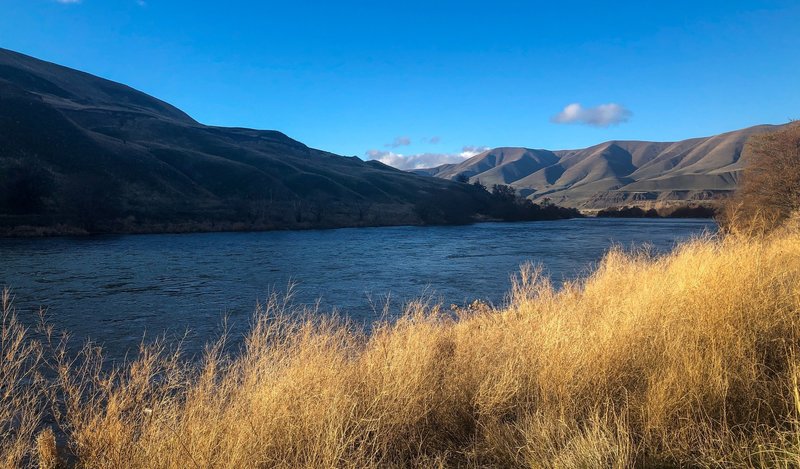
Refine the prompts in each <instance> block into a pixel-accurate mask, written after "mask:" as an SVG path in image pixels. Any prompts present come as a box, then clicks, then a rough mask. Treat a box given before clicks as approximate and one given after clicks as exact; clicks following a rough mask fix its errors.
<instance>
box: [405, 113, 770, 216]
mask: <svg viewBox="0 0 800 469" xmlns="http://www.w3.org/2000/svg"><path fill="white" fill-rule="evenodd" d="M777 127H778V126H772V125H760V126H756V127H750V128H747V129H742V130H737V131H734V132H728V133H724V134H720V135H715V136H713V137H705V138H693V139H689V140H683V141H680V142H642V141H610V142H605V143H601V144H599V145H595V146H592V147H589V148H585V149H581V150H558V151H550V150H537V149H530V148H508V147H505V148H495V149H492V150H488V151H485V152H483V153H480V154H478V155H475V156H474V157H472V158H469V159H468V160H465V161H463V162H461V163H458V164H448V165H442V166H438V167H436V168H431V169H423V170H417V171H415V172H416V173H417V174H423V175H428V176H435V177H437V178H442V179H449V180H455V179H463V178H465V177H466V178H469V180H470V181H473V182H474V181H480V182H481V183H482V184H484V185H487V186H492V185H494V184H507V185H510V186H512V187H514V188H515V189H517V190H518V191H519V192H520V193H521V194H522V195H524V196H526V197H528V198H530V199H532V200H534V201H541V200H544V199H549V200H550V201H552V202H553V203H556V204H559V205H564V206H571V207H579V208H584V209H600V208H606V207H609V206H614V205H637V204H639V205H641V204H648V203H653V202H660V203H676V202H686V201H697V200H708V199H712V198H715V197H720V196H724V195H726V194H728V193H730V192H731V191H732V190H734V189H735V187H736V182H737V180H738V179H739V175H740V172H741V170H742V168H743V167H744V164H745V163H746V155H744V156H743V153H742V150H743V148H744V145H745V142H746V141H747V139H748V138H749V137H750V136H751V135H753V134H756V133H759V132H765V131H769V130H773V129H776V128H777Z"/></svg>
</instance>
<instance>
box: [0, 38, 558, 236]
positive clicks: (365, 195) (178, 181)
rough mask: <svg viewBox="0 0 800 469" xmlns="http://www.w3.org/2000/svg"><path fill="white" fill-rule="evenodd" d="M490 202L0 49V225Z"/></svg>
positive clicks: (366, 212)
mask: <svg viewBox="0 0 800 469" xmlns="http://www.w3.org/2000/svg"><path fill="white" fill-rule="evenodd" d="M490 203H491V197H490V194H489V193H488V192H486V191H485V190H481V189H479V188H476V187H474V186H471V185H468V184H459V183H456V182H453V181H445V180H441V179H434V178H428V177H422V176H418V175H414V174H410V173H407V172H404V171H400V170H397V169H395V168H391V167H389V166H386V165H384V164H381V163H379V162H377V161H369V162H365V161H362V160H361V159H359V158H357V157H345V156H339V155H335V154H333V153H329V152H326V151H321V150H316V149H313V148H309V147H307V146H306V145H304V144H302V143H300V142H298V141H296V140H293V139H291V138H289V137H287V136H286V135H284V134H282V133H280V132H277V131H270V130H254V129H244V128H225V127H213V126H206V125H203V124H200V123H198V122H196V121H195V120H193V119H192V118H190V117H189V116H187V115H186V114H184V113H183V112H182V111H180V110H179V109H177V108H175V107H173V106H170V105H169V104H167V103H165V102H163V101H160V100H158V99H156V98H154V97H151V96H148V95H146V94H144V93H142V92H139V91H137V90H134V89H132V88H130V87H128V86H125V85H122V84H120V83H114V82H111V81H108V80H104V79H102V78H99V77H96V76H92V75H89V74H87V73H83V72H80V71H78V70H73V69H69V68H66V67H62V66H59V65H56V64H52V63H48V62H44V61H41V60H37V59H35V58H33V57H28V56H25V55H22V54H18V53H15V52H12V51H9V50H5V49H0V235H5V234H11V235H30V234H53V233H56V234H57V233H87V232H89V233H96V232H118V233H130V232H163V231H220V230H243V229H291V228H325V227H340V226H376V225H405V224H423V223H464V222H469V221H472V220H475V219H480V218H485V217H487V216H491V214H490V213H484V212H485V208H486V207H487V205H489V204H490ZM545 215H546V214H545ZM563 216H571V215H569V214H568V213H565V214H560V215H559V216H558V217H557V218H559V217H563Z"/></svg>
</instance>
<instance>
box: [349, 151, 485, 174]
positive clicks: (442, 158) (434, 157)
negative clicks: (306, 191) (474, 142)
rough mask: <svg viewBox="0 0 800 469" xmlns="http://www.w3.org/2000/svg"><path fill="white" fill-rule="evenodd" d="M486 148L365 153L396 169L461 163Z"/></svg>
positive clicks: (369, 157)
mask: <svg viewBox="0 0 800 469" xmlns="http://www.w3.org/2000/svg"><path fill="white" fill-rule="evenodd" d="M487 149H488V148H486V147H473V146H467V147H464V148H462V150H461V152H460V153H418V154H414V155H403V154H402V153H395V152H393V151H381V150H369V151H367V152H366V153H365V155H366V156H367V159H369V160H378V161H380V162H381V163H383V164H388V165H389V166H394V167H395V168H397V169H424V168H433V167H435V166H440V165H443V164H451V163H461V162H462V161H464V160H466V159H468V158H471V157H473V156H475V155H477V154H478V153H480V152H482V151H485V150H487Z"/></svg>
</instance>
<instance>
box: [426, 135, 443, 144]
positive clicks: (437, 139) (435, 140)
mask: <svg viewBox="0 0 800 469" xmlns="http://www.w3.org/2000/svg"><path fill="white" fill-rule="evenodd" d="M425 141H426V142H428V143H432V144H434V145H436V144H437V143H439V142H441V141H442V137H439V136H438V135H434V136H433V137H431V138H427V139H425Z"/></svg>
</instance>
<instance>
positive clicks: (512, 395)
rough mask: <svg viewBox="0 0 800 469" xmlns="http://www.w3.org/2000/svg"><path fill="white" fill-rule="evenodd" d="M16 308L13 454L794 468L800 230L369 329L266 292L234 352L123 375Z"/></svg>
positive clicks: (8, 428)
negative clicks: (38, 328) (64, 351)
mask: <svg viewBox="0 0 800 469" xmlns="http://www.w3.org/2000/svg"><path fill="white" fill-rule="evenodd" d="M4 307H5V309H6V311H7V312H6V314H5V315H4V321H3V331H2V332H3V333H2V336H1V338H2V342H0V346H1V347H2V350H0V352H1V353H2V355H3V357H4V361H3V365H2V367H1V368H0V390H2V393H0V460H2V461H4V462H5V463H6V464H8V465H15V464H19V463H20V461H26V460H29V459H28V458H33V459H34V460H35V459H36V458H44V459H45V460H44V461H43V463H46V464H45V465H44V466H43V467H53V466H48V465H47V464H49V461H53V460H54V458H62V459H67V460H69V461H71V462H73V463H74V462H78V463H79V464H80V465H81V466H85V467H175V468H177V467H187V466H189V467H257V466H261V467H274V466H277V467H334V466H335V467H365V466H366V467H378V466H380V467H387V466H390V467H391V466H402V467H406V466H409V465H411V466H421V467H432V466H433V467H436V466H455V465H466V466H506V467H630V466H636V465H639V466H692V465H698V466H730V465H735V466H777V467H785V466H796V465H797V464H798V463H799V462H800V443H798V442H800V394H799V393H800V388H799V387H798V379H800V228H798V224H797V223H794V224H793V227H790V228H784V229H781V230H778V231H776V232H774V233H773V234H771V235H769V236H767V237H761V238H747V237H738V236H734V235H731V236H727V237H724V238H716V237H709V238H704V239H698V240H695V241H692V242H687V243H685V244H682V245H680V246H679V247H677V249H676V250H675V251H674V252H673V253H672V254H669V255H666V256H663V257H652V256H650V255H648V254H647V253H646V252H638V253H632V254H631V253H628V254H626V253H623V252H620V251H617V250H615V251H612V252H610V253H609V254H608V255H607V256H606V257H605V259H604V260H603V261H602V262H601V263H600V264H599V266H598V267H597V269H596V270H595V271H594V272H593V273H592V274H591V275H589V276H588V277H586V278H584V279H582V280H579V281H576V282H574V283H570V284H566V285H563V286H559V288H556V287H555V286H552V285H550V284H549V283H548V281H547V280H546V279H545V278H544V277H543V276H541V275H539V273H538V271H537V270H536V269H530V268H525V269H523V270H522V273H521V275H520V277H519V278H518V280H517V281H516V283H515V285H514V287H513V289H512V291H511V294H510V296H509V300H508V305H507V306H505V307H503V308H500V309H497V310H493V309H491V308H489V307H487V306H485V305H481V304H475V305H473V306H472V307H470V308H468V309H465V310H455V311H448V310H446V309H445V310H443V309H441V308H438V307H431V306H428V305H425V304H414V305H409V307H408V312H407V315H406V316H405V317H404V318H402V319H400V320H398V321H396V322H394V323H390V324H389V323H385V324H378V325H376V327H375V328H374V330H373V331H372V333H371V334H370V335H365V334H363V333H361V332H359V331H356V330H354V329H353V328H351V327H349V326H348V325H347V324H346V323H343V322H341V321H338V320H335V319H319V318H316V319H314V318H313V317H311V316H309V319H307V320H304V321H298V320H295V319H291V318H290V314H289V313H290V312H289V311H286V310H285V306H284V305H283V303H282V302H280V301H278V300H277V299H275V298H273V300H272V301H271V302H269V303H268V304H265V305H264V306H263V307H262V308H260V309H259V311H258V312H257V314H256V316H255V319H254V322H253V327H252V332H251V333H250V336H249V337H248V338H247V340H246V345H245V347H244V349H243V350H242V351H241V353H240V354H238V355H233V356H230V355H227V354H225V353H223V352H222V351H221V350H222V345H221V344H218V345H217V346H210V347H209V348H208V352H207V354H206V357H205V359H204V360H203V362H202V364H199V365H198V364H197V363H196V362H195V364H192V362H190V361H188V360H186V359H184V358H182V357H180V355H178V354H175V353H172V352H169V351H167V350H168V349H169V347H159V346H156V347H150V348H145V349H143V351H142V353H141V355H140V356H139V358H138V359H136V360H135V361H132V362H131V363H129V364H127V365H125V366H122V367H120V368H118V369H116V370H114V371H108V370H103V369H102V367H101V366H100V360H101V359H100V352H99V351H98V350H95V349H88V348H87V350H86V353H85V354H84V355H83V356H81V357H79V358H78V359H77V360H75V361H72V360H71V359H69V358H67V357H66V356H62V355H60V353H59V352H58V349H59V347H58V345H57V344H56V345H55V346H54V348H55V352H53V351H48V347H47V346H44V345H40V344H38V343H35V342H33V341H32V339H31V336H32V335H31V334H32V333H31V332H30V331H27V332H26V331H25V330H24V329H23V328H21V326H20V325H19V324H17V323H15V322H14V318H13V314H12V313H11V312H10V306H9V305H8V304H7V300H6V305H5V306H4ZM54 341H55V340H54ZM48 369H49V370H52V371H50V372H47V374H48V376H49V377H50V378H49V380H44V379H42V378H39V377H36V375H35V373H37V372H42V373H45V372H46V370H48ZM53 412H55V415H54V417H53V419H54V420H49V419H48V420H43V419H42V415H44V414H51V413H53ZM43 428H45V430H42V429H43ZM50 429H52V430H53V431H54V432H53V431H51V430H50ZM56 436H58V438H56Z"/></svg>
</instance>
